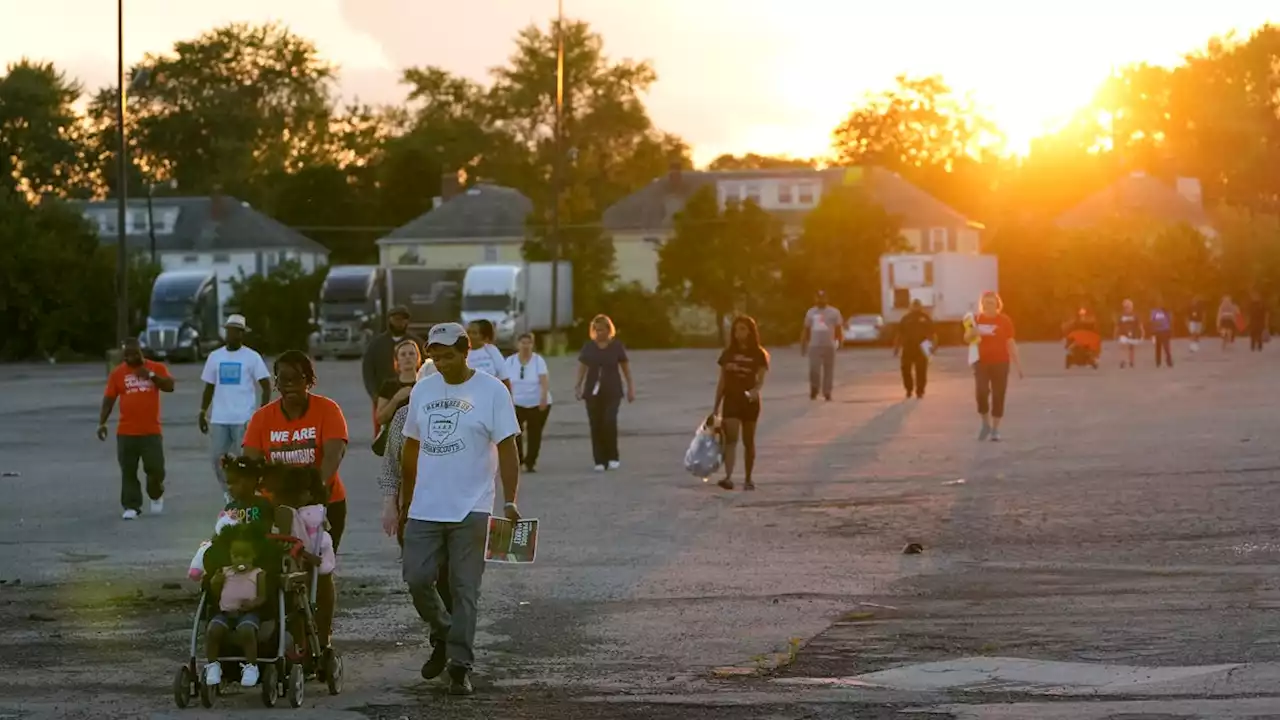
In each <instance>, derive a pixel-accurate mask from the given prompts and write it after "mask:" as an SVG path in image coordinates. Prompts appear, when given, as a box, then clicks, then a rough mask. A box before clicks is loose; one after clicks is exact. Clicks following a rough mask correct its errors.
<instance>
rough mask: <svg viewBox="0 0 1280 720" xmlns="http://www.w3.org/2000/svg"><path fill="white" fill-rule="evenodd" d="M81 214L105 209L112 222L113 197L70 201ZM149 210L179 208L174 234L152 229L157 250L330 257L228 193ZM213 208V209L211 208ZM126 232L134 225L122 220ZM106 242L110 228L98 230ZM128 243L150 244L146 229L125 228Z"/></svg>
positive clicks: (138, 201) (112, 238)
mask: <svg viewBox="0 0 1280 720" xmlns="http://www.w3.org/2000/svg"><path fill="white" fill-rule="evenodd" d="M68 204H70V205H71V206H72V207H74V208H76V209H77V210H79V211H80V212H82V213H88V212H95V213H96V212H103V211H106V212H109V213H111V218H112V221H113V222H114V221H115V217H116V216H115V212H116V209H117V203H116V201H115V200H114V199H107V200H95V201H82V200H71V201H68ZM151 206H152V210H153V213H164V212H167V211H169V210H171V209H175V208H176V209H177V210H178V218H177V222H176V223H175V224H174V226H173V232H162V233H156V250H157V251H159V252H184V251H185V252H228V251H232V250H261V249H269V248H277V249H283V250H300V251H302V252H308V253H319V254H321V255H326V256H327V255H328V254H329V249H328V248H326V247H325V246H324V245H321V244H320V243H318V242H316V241H315V240H312V239H311V238H309V237H307V236H306V235H303V234H302V233H300V232H298V231H297V230H294V229H293V228H291V227H289V226H287V225H285V224H283V223H281V222H279V221H277V220H276V219H275V218H272V217H269V216H268V215H266V214H264V213H262V212H260V211H258V210H256V209H254V208H253V207H251V206H250V205H249V203H246V202H242V201H240V200H237V199H236V198H234V197H231V196H229V195H220V196H217V197H212V196H204V197H158V198H153V199H152V201H151ZM126 208H127V210H128V212H129V213H130V214H132V213H135V212H139V211H140V212H146V210H147V200H146V198H129V199H128V201H127V203H126ZM215 208H216V212H215ZM126 227H127V228H128V229H129V230H131V231H132V230H133V229H134V228H135V227H136V226H135V225H134V224H133V223H128V224H126ZM98 237H99V240H100V241H101V242H102V243H103V244H104V245H115V244H116V240H117V235H116V233H114V232H108V233H100V234H99V236H98ZM126 242H127V244H128V245H129V247H131V248H138V249H143V248H149V247H150V245H151V237H150V234H149V233H148V232H147V231H146V230H145V229H144V230H142V231H140V232H129V234H128V235H127V237H126Z"/></svg>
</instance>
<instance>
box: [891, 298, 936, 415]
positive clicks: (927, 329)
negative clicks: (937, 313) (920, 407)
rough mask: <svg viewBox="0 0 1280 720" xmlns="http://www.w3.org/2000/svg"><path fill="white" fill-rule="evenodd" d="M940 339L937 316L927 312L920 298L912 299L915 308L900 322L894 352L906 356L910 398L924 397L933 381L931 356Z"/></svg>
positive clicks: (904, 377)
mask: <svg viewBox="0 0 1280 720" xmlns="http://www.w3.org/2000/svg"><path fill="white" fill-rule="evenodd" d="M936 342H937V339H936V338H935V336H934V332H933V319H932V318H930V317H929V314H928V313H926V312H925V311H924V306H923V305H922V304H921V303H920V301H919V300H912V301H911V310H910V311H908V312H907V314H906V315H903V316H902V320H901V321H899V322H898V335H897V339H896V341H895V343H894V347H893V352H894V354H895V355H899V356H900V357H901V359H902V386H903V387H904V388H906V390H907V397H911V395H912V393H915V396H916V397H917V398H923V397H924V386H925V383H927V382H928V381H929V355H930V354H931V353H932V352H933V347H934V344H935V343H936Z"/></svg>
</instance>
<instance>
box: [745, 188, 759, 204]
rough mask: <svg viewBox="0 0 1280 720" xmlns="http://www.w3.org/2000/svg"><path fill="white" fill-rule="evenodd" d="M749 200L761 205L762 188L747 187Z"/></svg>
mask: <svg viewBox="0 0 1280 720" xmlns="http://www.w3.org/2000/svg"><path fill="white" fill-rule="evenodd" d="M747 200H750V201H751V202H753V203H755V204H757V205H759V204H760V186H759V185H755V184H750V185H747Z"/></svg>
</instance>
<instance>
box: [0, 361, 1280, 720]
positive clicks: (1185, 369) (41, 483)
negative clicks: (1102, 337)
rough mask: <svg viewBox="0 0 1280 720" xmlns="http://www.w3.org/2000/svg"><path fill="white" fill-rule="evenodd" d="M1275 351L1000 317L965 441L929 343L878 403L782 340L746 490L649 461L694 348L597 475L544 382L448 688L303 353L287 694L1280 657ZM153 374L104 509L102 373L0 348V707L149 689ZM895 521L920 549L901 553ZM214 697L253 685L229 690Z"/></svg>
mask: <svg viewBox="0 0 1280 720" xmlns="http://www.w3.org/2000/svg"><path fill="white" fill-rule="evenodd" d="M1272 350H1273V349H1272V348H1268V353H1263V354H1250V353H1248V352H1245V351H1243V350H1242V349H1241V348H1237V349H1236V350H1235V351H1234V352H1231V353H1227V354H1223V353H1220V352H1218V351H1217V350H1216V349H1209V350H1207V351H1202V352H1201V353H1199V354H1198V355H1195V356H1192V355H1190V353H1189V352H1188V351H1187V348H1186V346H1185V345H1182V346H1180V347H1177V348H1176V353H1177V354H1176V356H1175V357H1176V359H1177V361H1178V366H1177V367H1176V368H1175V369H1173V370H1168V369H1165V370H1160V371H1157V370H1156V369H1155V368H1153V367H1151V364H1150V363H1149V362H1148V363H1146V364H1145V365H1144V364H1142V363H1140V366H1139V368H1138V369H1137V370H1126V371H1121V370H1119V369H1118V368H1117V367H1115V366H1114V365H1112V364H1107V363H1104V367H1102V368H1101V369H1099V370H1096V371H1095V370H1074V371H1065V370H1063V369H1062V367H1061V357H1060V355H1059V351H1058V350H1057V349H1056V348H1055V347H1053V346H1050V345H1045V346H1029V347H1028V348H1026V353H1025V354H1026V357H1027V369H1028V376H1027V378H1026V379H1024V380H1022V381H1017V380H1015V381H1013V382H1012V389H1011V396H1010V406H1009V418H1008V424H1007V427H1006V433H1005V440H1004V442H1002V443H981V444H980V443H978V442H976V440H975V437H974V436H975V433H976V431H977V420H976V416H975V414H974V412H973V407H972V405H973V400H972V380H971V379H970V378H969V377H968V376H967V372H966V370H967V369H966V368H965V366H964V363H963V359H962V357H961V356H960V354H959V353H958V352H956V351H949V352H946V353H945V354H944V355H942V356H940V357H939V358H937V359H936V360H935V363H934V367H933V375H934V377H933V379H932V381H931V385H930V388H929V391H928V394H927V397H926V398H925V399H924V400H923V401H916V400H910V401H905V402H904V401H903V399H902V391H901V387H900V385H899V384H898V382H899V381H898V379H897V369H896V363H895V361H894V360H893V359H892V358H891V357H890V356H889V353H888V352H887V351H881V350H870V351H851V352H846V353H842V354H841V356H840V359H839V365H838V369H837V372H838V373H839V389H838V391H837V396H836V398H835V401H833V402H831V403H824V402H822V401H817V402H811V401H809V400H808V397H807V387H806V385H807V383H806V380H805V369H804V365H803V361H802V360H801V359H800V358H799V356H798V353H797V352H796V351H795V350H794V349H780V350H778V351H776V352H775V363H774V365H775V369H774V372H773V373H772V375H771V377H770V380H769V384H768V388H767V389H766V391H765V398H766V400H765V402H766V405H765V415H764V419H763V421H762V423H761V428H760V440H759V443H760V454H759V459H758V462H757V470H756V481H757V483H758V484H759V486H760V489H759V490H758V491H757V492H755V493H752V494H747V493H742V492H735V493H724V492H722V491H720V490H718V489H716V488H715V487H714V486H711V485H704V484H703V483H701V482H699V481H697V480H696V479H693V478H690V477H688V476H687V474H686V473H685V472H684V471H683V468H682V467H681V466H680V459H681V456H682V455H683V451H684V448H685V446H686V445H687V443H688V440H689V437H690V435H691V433H692V430H693V428H694V427H695V426H696V424H697V423H698V421H699V419H700V416H702V415H705V413H706V412H707V410H708V408H709V404H710V402H711V395H712V392H713V390H714V353H711V352H705V351H672V352H661V353H659V352H654V353H634V359H633V364H634V367H635V370H636V377H637V383H638V386H639V388H640V397H639V398H638V400H637V402H636V403H635V405H633V406H629V407H627V408H625V409H624V411H623V417H622V429H623V438H622V450H623V463H624V466H623V469H622V470H621V471H619V472H617V473H610V474H605V475H597V474H595V473H593V472H591V471H590V467H589V465H590V459H589V456H588V453H589V448H588V447H587V446H588V443H589V441H588V440H587V433H586V426H585V417H583V415H584V413H582V412H581V410H580V409H579V408H577V407H575V404H574V403H572V402H564V401H563V400H562V401H561V402H557V403H556V405H555V408H554V410H553V413H552V417H551V424H550V426H549V428H548V438H547V444H546V447H545V449H544V460H543V462H542V463H541V465H542V467H541V468H540V470H541V472H540V473H538V474H537V475H533V476H528V477H526V478H525V479H524V487H523V490H522V495H521V507H522V509H524V510H525V512H526V513H528V514H531V515H536V516H538V517H540V519H541V520H542V522H543V523H544V531H543V537H542V539H541V542H542V547H541V548H540V550H539V560H538V562H537V563H536V564H535V565H534V566H532V567H526V568H510V567H491V568H490V569H489V571H488V573H487V574H486V577H485V589H484V598H483V601H482V610H481V627H480V629H479V637H478V642H479V645H480V651H481V652H480V663H479V667H478V681H477V685H478V687H479V689H480V692H479V693H478V696H477V697H476V698H472V699H469V700H465V701H458V700H456V699H452V698H448V697H445V696H443V695H442V693H441V691H440V688H439V687H438V686H436V685H434V684H426V683H423V681H421V680H420V679H419V678H418V677H417V669H418V665H419V664H420V663H421V662H422V659H423V652H422V645H423V642H424V637H423V633H422V628H421V623H420V621H418V620H417V619H416V617H415V616H414V615H413V614H412V611H411V609H410V607H409V603H408V599H407V596H406V595H405V594H404V591H403V588H402V586H401V583H400V582H399V580H398V572H397V567H396V553H395V549H394V543H392V542H390V541H388V540H387V539H385V538H383V537H381V535H380V531H379V529H378V504H379V498H378V496H377V488H376V483H375V480H374V478H375V476H376V475H375V472H376V465H375V458H374V456H372V454H371V453H370V452H369V451H368V449H367V448H368V443H369V440H370V437H369V436H370V435H371V432H370V430H371V428H370V427H368V425H369V423H368V422H366V421H365V420H366V418H367V416H368V408H367V404H366V401H365V399H364V397H363V392H362V389H361V387H360V384H359V380H358V369H357V367H356V364H355V363H332V362H328V363H322V364H321V365H320V366H319V371H320V386H319V387H318V388H317V391H318V392H321V393H324V394H328V395H330V396H332V397H334V398H335V399H337V400H338V401H339V402H340V403H341V404H342V405H343V407H344V409H345V410H346V412H347V414H348V417H349V421H350V424H351V427H352V433H353V436H352V445H351V451H350V453H349V457H348V459H347V460H346V461H345V462H344V467H343V476H344V478H345V479H346V482H347V485H348V488H349V493H350V496H351V497H350V503H351V519H350V524H349V528H350V529H349V531H348V535H347V538H346V539H345V540H344V542H343V558H342V569H341V571H340V573H341V580H340V593H341V597H342V601H341V602H342V608H341V611H340V616H339V620H338V625H337V630H336V635H337V640H336V642H337V644H338V645H339V646H340V647H341V648H342V649H343V651H344V653H345V654H346V657H347V668H348V678H347V691H346V692H345V693H344V694H343V695H341V696H338V697H328V696H327V695H326V693H325V691H324V690H323V688H322V687H321V686H319V685H315V684H312V685H311V686H309V688H308V690H309V697H308V699H307V702H306V707H307V708H308V712H309V713H311V716H313V717H327V716H330V715H331V716H333V717H377V718H382V717H386V718H400V717H426V716H429V715H430V716H435V715H438V714H439V712H445V713H446V714H447V716H449V717H456V718H472V717H474V718H481V717H506V718H520V717H530V718H532V717H565V718H590V717H611V718H632V717H634V718H655V719H658V720H661V719H663V718H668V717H670V718H676V717H680V718H685V717H705V718H730V717H732V718H802V717H806V718H825V717H849V716H850V715H849V713H850V712H854V711H856V712H854V715H853V716H856V717H868V718H897V717H904V718H905V717H921V716H922V715H921V713H923V712H926V711H927V712H928V713H929V714H928V715H925V716H927V717H943V718H945V717H956V715H954V713H953V711H952V710H949V709H946V708H943V707H941V705H940V704H939V701H940V699H939V698H931V697H930V698H920V697H916V698H912V697H901V696H896V695H876V694H874V693H861V694H858V695H851V694H844V695H840V696H831V695H828V694H821V693H816V692H811V691H806V690H802V689H797V688H796V687H795V686H791V685H785V684H783V683H780V682H778V681H779V680H787V679H795V678H830V677H847V676H852V675H858V674H861V673H865V672H870V671H875V670H879V669H883V668H888V667H896V666H900V665H904V664H908V663H916V662H924V661H930V660H941V659H952V658H958V657H965V656H973V655H999V656H1006V657H1024V658H1037V659H1051V660H1067V661H1076V662H1092V663H1123V664H1134V665H1150V666H1158V665H1188V664H1210V663H1226V662H1231V663H1268V662H1271V661H1277V660H1280V658H1277V657H1276V655H1277V654H1280V649H1278V647H1280V623H1277V622H1276V621H1275V619H1274V618H1275V617H1276V613H1275V612H1274V610H1275V607H1276V606H1277V604H1280V594H1278V593H1277V592H1276V588H1277V582H1278V581H1277V573H1276V571H1275V569H1274V568H1275V567H1276V563H1275V558H1276V554H1277V552H1280V540H1276V539H1275V538H1276V520H1275V518H1276V517H1278V516H1280V515H1278V514H1277V507H1276V506H1277V501H1276V500H1275V499H1274V496H1275V494H1274V493H1271V492H1269V490H1270V489H1271V488H1270V486H1271V484H1272V483H1273V482H1274V481H1275V479H1276V470H1277V467H1280V463H1277V461H1276V459H1275V458H1276V454H1277V441H1276V438H1277V437H1280V435H1278V434H1277V432H1276V431H1277V430H1280V413H1277V412H1276V411H1275V403H1274V399H1273V398H1274V393H1273V392H1271V391H1270V388H1271V385H1272V384H1273V380H1272V378H1273V377H1274V376H1275V367H1274V366H1275V362H1274V361H1273V356H1272V355H1271V354H1269V353H1270V352H1271V351H1272ZM175 371H176V373H177V376H178V386H179V387H178V392H177V393H175V395H174V396H172V397H166V398H165V420H166V452H167V455H168V464H169V480H168V482H167V485H168V488H169V489H168V493H167V507H166V513H165V515H163V516H161V517H143V518H141V519H140V520H138V521H136V522H134V523H125V522H122V521H120V520H119V519H118V515H119V510H118V509H117V505H118V500H117V496H118V487H119V486H118V470H117V469H116V467H115V463H114V449H113V446H112V445H111V444H110V443H107V444H99V443H97V442H96V440H94V439H93V437H92V434H93V427H94V419H95V417H96V408H97V404H98V398H99V397H100V395H99V393H100V392H101V383H102V381H103V378H104V375H105V374H104V371H103V369H102V368H100V367H89V366H72V367H45V366H41V367H34V366H9V367H6V368H0V397H3V398H4V399H3V400H2V401H0V472H5V473H8V474H7V475H6V476H5V477H4V478H2V479H0V482H2V483H4V484H5V485H6V486H7V489H8V490H9V492H8V493H7V494H6V496H7V497H8V498H9V502H7V503H5V504H3V505H0V546H3V548H4V550H3V552H0V581H3V582H0V628H2V629H0V648H3V650H4V652H0V718H4V717H23V718H26V717H85V718H90V717H94V718H100V717H167V716H169V714H172V713H177V711H176V710H175V709H173V703H172V700H171V699H170V689H169V688H170V681H171V677H172V674H173V671H174V670H175V669H176V668H177V667H178V665H179V664H181V662H182V661H183V659H184V658H185V656H186V655H187V643H188V640H189V636H190V624H191V619H192V618H191V615H192V612H193V611H194V607H195V600H194V590H193V588H192V587H191V586H190V585H189V584H188V583H187V582H186V581H185V580H183V574H184V571H185V568H186V565H187V562H188V561H189V559H190V555H191V553H192V552H193V551H194V549H195V546H196V544H197V543H198V542H199V540H200V539H201V538H202V537H205V536H207V535H208V534H209V531H210V530H211V526H212V518H213V514H214V513H216V508H217V503H218V498H217V489H216V487H215V486H214V483H213V478H212V471H211V469H210V466H209V460H208V458H207V453H206V451H205V448H204V444H203V438H202V437H201V436H200V435H199V434H198V432H197V431H196V430H195V428H194V422H193V421H191V420H189V418H194V416H195V412H194V411H195V409H197V408H198V405H197V404H196V403H197V398H198V392H199V388H198V383H197V382H196V381H195V380H196V369H195V368H193V367H191V366H177V367H176V368H175ZM552 374H553V392H554V394H555V395H556V397H557V398H558V399H565V398H571V397H572V393H571V382H572V363H571V360H568V359H566V360H555V361H553V362H552ZM739 477H740V471H739ZM908 543H919V544H920V545H921V546H922V548H923V552H921V553H919V554H903V552H902V551H903V548H904V546H905V545H906V544H908ZM779 663H780V664H781V665H782V666H783V667H780V668H778V669H776V670H771V669H770V668H772V667H773V666H774V665H775V664H779ZM725 666H732V667H737V668H745V669H746V670H744V671H743V672H747V671H750V674H749V675H746V674H742V673H735V674H732V675H731V676H730V677H726V675H729V673H725V672H723V670H721V671H719V672H718V671H717V668H721V669H722V668H724V667H725ZM1014 699H1016V698H1009V700H1014ZM953 700H954V698H953ZM961 701H966V700H964V699H963V698H961ZM217 710H218V712H217V713H215V714H214V715H216V716H223V715H225V714H226V713H228V712H232V713H238V712H240V711H249V710H253V711H254V712H255V716H263V713H264V712H266V711H264V710H263V709H262V708H261V705H260V703H259V702H258V701H257V698H256V696H250V695H249V694H248V693H247V692H233V693H231V694H229V695H228V696H227V697H225V698H223V699H222V700H221V702H220V704H219V706H218V708H217ZM280 712H283V713H288V712H290V711H288V710H285V711H276V712H274V713H268V714H271V715H274V714H276V713H280ZM1278 714H1280V711H1278ZM182 715H183V717H188V716H203V713H201V712H200V711H192V710H188V711H185V712H184V713H182ZM1183 716H1184V717H1195V715H1187V714H1184V715H1183ZM993 717H994V716H993ZM1117 717H1119V715H1117Z"/></svg>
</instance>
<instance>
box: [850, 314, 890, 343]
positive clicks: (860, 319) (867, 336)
mask: <svg viewBox="0 0 1280 720" xmlns="http://www.w3.org/2000/svg"><path fill="white" fill-rule="evenodd" d="M882 342H884V318H883V317H881V316H879V315H854V316H852V317H850V318H849V319H848V321H846V322H845V324H844V344H845V345H879V344H880V343H882Z"/></svg>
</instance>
